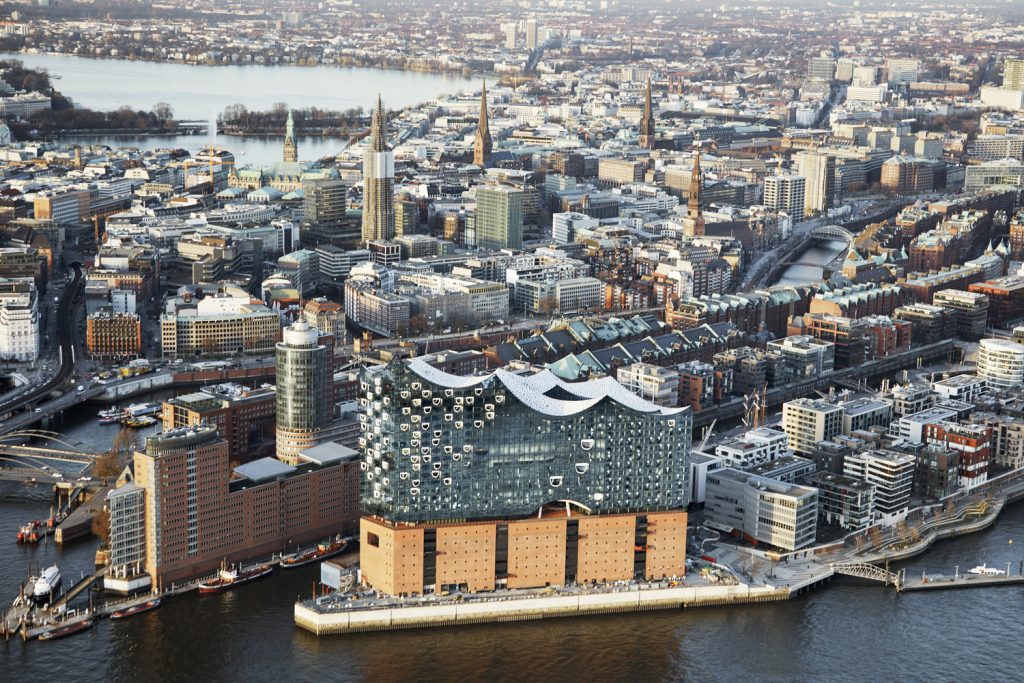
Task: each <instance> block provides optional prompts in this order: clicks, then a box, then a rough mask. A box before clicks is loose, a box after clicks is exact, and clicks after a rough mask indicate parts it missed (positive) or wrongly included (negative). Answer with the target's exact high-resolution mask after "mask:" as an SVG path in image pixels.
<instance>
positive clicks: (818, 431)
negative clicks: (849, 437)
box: [782, 398, 843, 455]
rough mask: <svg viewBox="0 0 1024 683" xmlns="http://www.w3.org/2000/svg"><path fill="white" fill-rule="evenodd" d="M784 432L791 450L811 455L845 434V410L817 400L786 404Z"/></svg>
mask: <svg viewBox="0 0 1024 683" xmlns="http://www.w3.org/2000/svg"><path fill="white" fill-rule="evenodd" d="M782 431H784V432H786V435H787V436H788V437H789V447H790V449H792V450H793V451H794V452H795V453H799V454H800V455H809V454H811V453H813V452H814V448H815V446H817V445H818V444H820V443H821V442H823V441H831V440H832V439H833V438H834V437H835V436H837V435H838V434H842V433H843V409H842V408H841V407H839V406H837V405H835V404H834V403H829V402H828V401H823V400H821V399H818V398H815V399H810V398H798V399H795V400H793V401H787V402H786V403H783V404H782Z"/></svg>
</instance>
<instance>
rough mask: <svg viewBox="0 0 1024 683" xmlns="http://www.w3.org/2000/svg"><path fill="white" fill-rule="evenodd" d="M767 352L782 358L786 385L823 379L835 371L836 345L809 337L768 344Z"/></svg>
mask: <svg viewBox="0 0 1024 683" xmlns="http://www.w3.org/2000/svg"><path fill="white" fill-rule="evenodd" d="M767 350H768V351H774V352H775V353H777V354H779V355H780V356H781V358H782V373H783V377H782V382H783V383H784V384H788V383H790V382H799V381H801V380H805V379H813V378H815V377H823V376H825V375H830V374H832V372H833V371H834V370H835V354H836V347H835V344H833V343H832V342H829V341H824V340H821V339H815V338H814V337H811V336H809V335H798V336H794V337H784V338H782V339H779V340H777V341H771V342H768V344H767Z"/></svg>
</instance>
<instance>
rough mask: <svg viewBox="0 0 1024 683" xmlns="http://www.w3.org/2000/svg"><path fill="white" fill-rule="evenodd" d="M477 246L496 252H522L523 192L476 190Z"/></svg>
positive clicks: (496, 188) (491, 188) (490, 188)
mask: <svg viewBox="0 0 1024 683" xmlns="http://www.w3.org/2000/svg"><path fill="white" fill-rule="evenodd" d="M476 246H478V247H481V248H483V249H491V250H495V251H497V250H499V249H522V247H523V191H522V190H520V189H518V188H514V187H507V186H504V185H487V186H482V187H478V188H477V190H476Z"/></svg>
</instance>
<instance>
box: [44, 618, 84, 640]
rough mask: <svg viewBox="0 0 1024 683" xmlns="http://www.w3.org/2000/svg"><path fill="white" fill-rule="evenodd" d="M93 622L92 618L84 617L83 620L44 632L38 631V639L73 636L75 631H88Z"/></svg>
mask: <svg viewBox="0 0 1024 683" xmlns="http://www.w3.org/2000/svg"><path fill="white" fill-rule="evenodd" d="M93 623H94V622H93V620H92V619H85V620H83V621H76V622H75V623H73V624H68V625H67V626H60V627H58V628H55V629H51V630H49V631H46V632H44V633H40V634H39V640H56V639H57V638H64V637H65V636H73V635H74V634H76V633H81V632H82V631H88V630H89V629H91V628H92V627H93Z"/></svg>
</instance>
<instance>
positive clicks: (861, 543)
mask: <svg viewBox="0 0 1024 683" xmlns="http://www.w3.org/2000/svg"><path fill="white" fill-rule="evenodd" d="M1021 498H1024V471H1014V472H1010V473H1007V474H1004V475H1001V476H999V477H996V478H993V479H992V480H991V481H989V482H987V483H986V484H983V485H982V486H980V487H978V488H976V489H974V490H972V491H970V492H958V493H956V494H953V495H952V496H949V497H947V498H945V499H943V500H941V501H939V502H938V503H936V504H934V505H929V506H925V507H921V508H916V509H914V510H912V511H911V512H910V513H909V514H908V515H907V517H906V519H904V520H902V521H900V522H899V523H897V524H895V525H893V526H890V527H882V526H880V525H879V526H874V527H870V528H869V529H866V530H864V531H858V532H856V533H852V534H849V535H847V536H846V537H844V538H843V539H841V540H839V541H837V542H835V543H831V544H826V545H822V546H816V547H813V548H806V549H801V550H799V551H797V552H793V553H785V554H779V553H772V552H767V551H763V550H757V549H753V548H746V547H741V546H736V545H731V544H728V543H724V542H721V541H719V542H716V543H714V544H712V545H711V546H710V547H708V548H706V549H705V552H706V553H707V554H708V555H710V556H713V557H714V559H715V562H714V563H712V565H713V566H715V567H717V568H718V569H719V570H720V575H721V576H723V579H722V580H720V581H719V582H718V583H710V582H708V581H707V579H706V577H705V576H703V575H702V574H701V573H698V572H692V573H688V574H687V576H686V577H685V579H683V580H681V581H678V582H676V581H672V582H660V583H649V584H648V583H637V582H623V583H621V584H612V585H608V586H596V587H590V586H564V587H548V588H544V589H538V590H517V591H494V592H492V593H482V594H457V595H454V596H424V597H417V598H391V597H389V596H381V595H379V594H376V593H373V592H372V591H371V592H366V593H356V594H345V593H332V594H328V595H325V596H321V597H319V598H316V599H311V600H302V601H299V602H296V604H295V623H296V625H298V626H299V627H300V628H303V629H305V630H307V631H310V632H312V633H315V634H317V635H330V634H342V633H357V632H364V631H390V630H399V629H409V628H424V627H430V626H461V625H467V624H475V623H487V622H507V621H526V620H537V619H551V618H558V617H574V616H586V615H593V614H608V613H617V612H620V613H621V612H644V611H648V610H664V609H682V608H687V607H707V606H721V605H734V604H750V603H767V602H778V601H782V600H788V599H790V598H793V597H796V596H798V595H801V594H803V593H805V592H807V591H809V590H812V589H814V588H817V587H820V586H823V585H824V584H825V583H827V582H828V581H830V580H831V578H832V577H833V576H834V575H836V574H852V575H854V576H862V577H863V578H871V579H877V580H881V581H883V582H884V583H885V584H889V583H891V584H893V585H894V586H895V587H896V589H897V590H900V589H901V588H902V587H903V585H904V584H903V581H904V579H903V578H902V577H901V575H900V574H899V573H894V572H890V571H889V570H888V565H889V563H890V562H896V561H900V560H905V559H908V558H911V557H914V556H916V555H920V554H921V553H924V552H926V551H927V550H928V548H930V547H931V546H932V544H933V543H935V542H936V541H938V540H940V539H943V538H953V537H955V536H960V535H964V534H970V533H974V532H976V531H980V530H982V529H985V528H988V527H989V526H991V525H992V524H993V523H994V522H995V521H996V519H997V518H998V517H999V514H1000V513H1001V512H1002V510H1003V509H1004V507H1005V506H1006V505H1007V504H1010V503H1012V502H1014V501H1017V500H1019V499H1021ZM878 565H883V566H884V567H885V568H884V569H883V568H882V567H879V566H878ZM863 568H866V569H867V570H868V571H866V572H865V571H857V570H859V569H863ZM1012 578H1013V579H1014V580H1010V577H1004V578H1003V579H1002V580H989V581H984V582H983V581H980V580H978V579H971V580H970V585H972V586H973V585H981V584H982V583H984V584H986V585H992V586H995V585H1008V584H1009V585H1014V584H1018V583H1020V581H1019V580H1017V579H1018V578H1019V577H1012ZM917 585H918V581H916V580H915V581H913V582H907V587H908V588H909V589H911V590H920V588H918V587H917ZM925 585H927V584H925ZM945 585H947V586H950V583H949V582H946V584H945ZM912 586H913V587H912ZM957 587H959V586H957ZM935 588H938V585H936V586H935Z"/></svg>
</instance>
